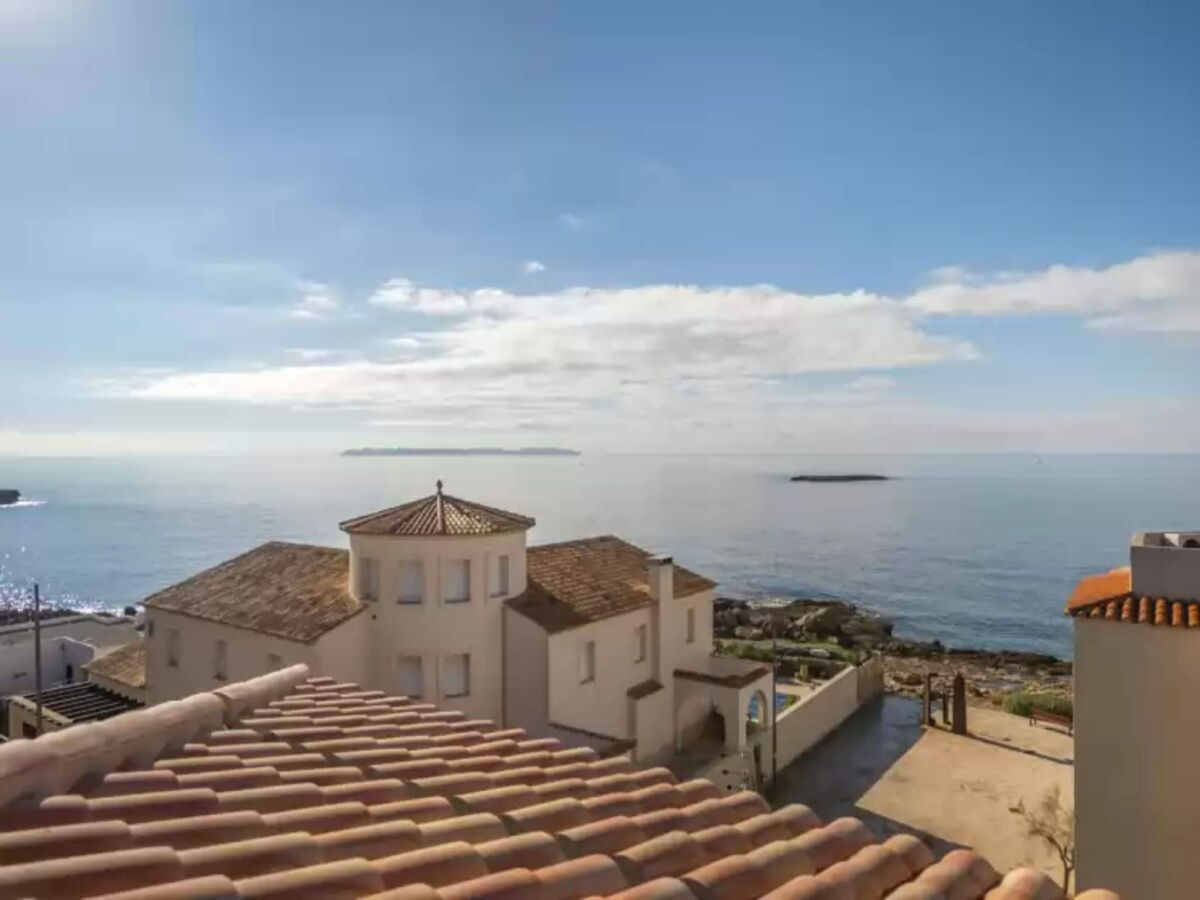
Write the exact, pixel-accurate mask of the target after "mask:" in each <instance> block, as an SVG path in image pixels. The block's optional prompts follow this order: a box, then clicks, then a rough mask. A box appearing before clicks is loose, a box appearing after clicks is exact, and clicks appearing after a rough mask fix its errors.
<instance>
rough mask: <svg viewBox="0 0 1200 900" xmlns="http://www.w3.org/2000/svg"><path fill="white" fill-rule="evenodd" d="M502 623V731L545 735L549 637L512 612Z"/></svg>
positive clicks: (506, 615)
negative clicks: (512, 730)
mask: <svg viewBox="0 0 1200 900" xmlns="http://www.w3.org/2000/svg"><path fill="white" fill-rule="evenodd" d="M503 620H504V679H505V681H504V693H505V697H504V715H503V722H504V727H506V728H513V727H516V728H524V729H525V730H526V731H528V732H529V733H530V734H538V735H540V734H544V733H545V731H546V725H547V723H548V722H549V721H550V679H549V667H550V638H549V635H547V634H546V632H545V631H544V630H542V628H541V626H539V625H537V624H536V623H534V622H532V621H530V620H529V619H527V618H526V617H525V616H523V615H521V614H520V613H518V612H514V611H513V610H511V609H507V608H506V609H505V610H504V613H503Z"/></svg>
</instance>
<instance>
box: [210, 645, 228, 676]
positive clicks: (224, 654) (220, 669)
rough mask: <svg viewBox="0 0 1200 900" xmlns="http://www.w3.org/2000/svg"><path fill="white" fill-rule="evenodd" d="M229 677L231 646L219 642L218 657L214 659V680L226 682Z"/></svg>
mask: <svg viewBox="0 0 1200 900" xmlns="http://www.w3.org/2000/svg"><path fill="white" fill-rule="evenodd" d="M228 677H229V645H228V644H226V643H225V642H224V641H217V648H216V655H215V656H214V657H213V678H219V679H220V680H221V681H224V680H225V679H226V678H228Z"/></svg>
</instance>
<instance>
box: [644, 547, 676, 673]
mask: <svg viewBox="0 0 1200 900" xmlns="http://www.w3.org/2000/svg"><path fill="white" fill-rule="evenodd" d="M646 568H647V573H646V574H647V576H648V582H649V584H650V600H651V603H650V673H651V677H652V678H655V679H658V680H659V681H662V680H663V678H664V677H666V675H667V674H668V673H667V672H665V671H664V670H665V669H666V670H669V669H670V661H669V660H664V659H663V645H664V642H665V637H666V631H667V623H668V621H669V616H668V613H667V610H666V607H667V606H669V605H670V604H671V601H672V600H673V599H674V597H675V563H674V562H673V561H672V560H671V557H669V556H651V557H650V558H649V559H648V560H646Z"/></svg>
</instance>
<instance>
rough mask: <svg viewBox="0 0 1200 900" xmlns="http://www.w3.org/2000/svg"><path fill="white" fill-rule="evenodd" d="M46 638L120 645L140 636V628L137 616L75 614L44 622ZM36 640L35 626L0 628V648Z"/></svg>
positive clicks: (101, 644) (101, 645) (100, 644)
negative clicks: (135, 617) (34, 638)
mask: <svg viewBox="0 0 1200 900" xmlns="http://www.w3.org/2000/svg"><path fill="white" fill-rule="evenodd" d="M41 631H42V641H43V642H45V641H46V640H48V639H49V638H56V637H69V638H74V639H75V640H77V641H85V642H87V643H89V644H92V645H94V646H96V647H117V646H120V645H121V644H128V643H129V642H131V641H134V640H137V636H138V631H137V628H136V627H135V625H134V621H133V619H126V618H123V617H122V618H119V617H113V618H108V617H100V616H71V617H70V618H66V619H59V620H55V619H51V620H50V621H49V622H43V623H42V629H41ZM32 643H33V628H31V627H28V626H22V627H19V628H18V627H15V626H10V627H9V628H8V629H6V630H4V631H0V648H2V647H12V646H19V645H21V644H32Z"/></svg>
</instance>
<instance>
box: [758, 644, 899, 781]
mask: <svg viewBox="0 0 1200 900" xmlns="http://www.w3.org/2000/svg"><path fill="white" fill-rule="evenodd" d="M882 691H883V663H882V661H881V660H880V658H879V657H877V656H875V657H872V658H871V659H869V660H868V661H867V662H865V663H863V664H862V665H861V666H858V667H850V668H848V669H846V670H845V671H842V672H839V673H838V674H837V675H835V676H834V677H833V678H831V679H830V680H829V681H827V682H826V683H825V684H824V685H822V686H821V687H820V688H819V689H818V690H817V691H815V692H814V693H812V694H809V695H808V696H807V697H805V698H804V699H802V700H800V701H798V702H796V703H794V704H793V705H792V706H790V707H788V709H786V710H784V711H783V712H782V713H780V714H779V718H777V719H776V720H775V728H776V732H777V736H776V740H777V742H778V754H779V755H778V757H777V758H776V765H777V766H778V768H780V769H782V768H783V767H784V766H786V765H788V764H789V763H791V762H793V761H794V760H795V759H796V758H797V757H798V756H800V754H802V753H803V752H804V751H806V750H808V749H809V748H810V747H812V746H814V745H815V744H816V743H817V742H819V741H820V740H821V739H822V738H824V737H825V736H826V735H828V734H829V733H830V732H832V731H833V730H834V729H835V728H837V727H838V726H839V725H840V724H842V722H844V721H845V720H846V719H847V718H848V717H849V716H850V715H851V714H852V713H853V712H854V711H855V710H857V709H858V708H859V707H860V706H861V705H862V704H864V703H866V702H867V701H868V700H870V699H872V698H873V697H876V696H878V695H879V694H880V693H882Z"/></svg>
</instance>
